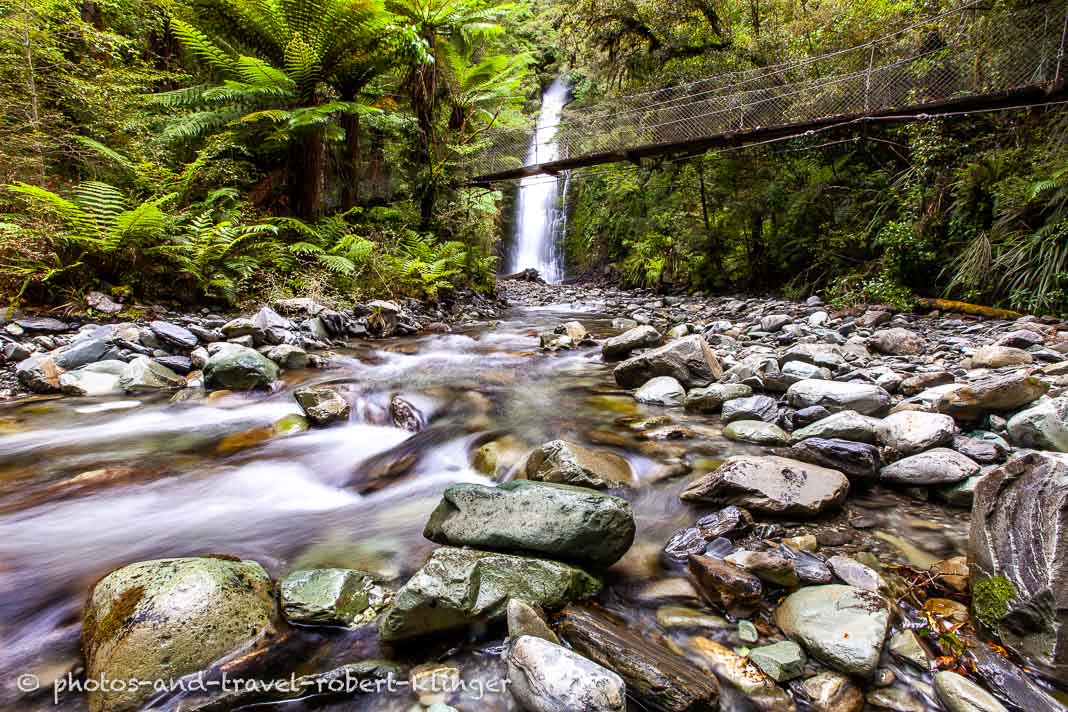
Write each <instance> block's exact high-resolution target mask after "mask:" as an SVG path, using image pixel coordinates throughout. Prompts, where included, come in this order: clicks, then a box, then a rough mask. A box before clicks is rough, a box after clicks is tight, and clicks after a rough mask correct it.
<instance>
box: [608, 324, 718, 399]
mask: <svg viewBox="0 0 1068 712" xmlns="http://www.w3.org/2000/svg"><path fill="white" fill-rule="evenodd" d="M612 374H613V375H614V376H615V379H616V383H618V384H619V385H620V386H621V387H623V388H637V387H638V386H640V385H641V384H643V383H645V382H646V381H648V380H649V379H651V378H656V377H657V376H671V377H672V378H674V379H676V380H677V381H678V382H679V383H681V384H682V386H683V387H684V388H694V387H701V386H707V385H709V384H710V383H712V382H713V381H715V380H716V379H718V378H719V377H720V376H721V375H723V367H722V366H720V365H719V360H718V359H717V358H716V355H715V354H714V353H712V349H710V348H709V347H708V344H706V343H705V340H704V338H703V337H702V336H701V335H700V334H693V335H691V336H686V337H683V338H681V339H676V340H675V341H672V342H670V343H668V344H666V345H665V346H661V347H660V348H657V349H653V350H651V351H646V352H645V353H643V354H640V355H638V356H634V357H632V358H630V359H627V360H626V361H624V362H623V363H621V364H619V365H618V366H616V367H615V370H614V371H613V372H612Z"/></svg>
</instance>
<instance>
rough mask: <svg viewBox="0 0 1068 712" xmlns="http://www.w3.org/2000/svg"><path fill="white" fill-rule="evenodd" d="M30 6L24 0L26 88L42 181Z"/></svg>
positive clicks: (43, 174)
mask: <svg viewBox="0 0 1068 712" xmlns="http://www.w3.org/2000/svg"><path fill="white" fill-rule="evenodd" d="M31 17H32V16H31V13H30V6H29V3H28V1H27V0H22V49H23V52H24V57H25V59H26V90H27V92H28V93H29V95H30V106H29V112H28V113H29V119H30V130H31V131H32V132H33V148H34V153H36V154H37V162H38V170H39V172H40V179H41V183H42V184H44V179H45V160H44V145H43V144H42V142H41V108H40V107H41V102H40V97H39V96H38V94H37V77H36V72H35V70H34V66H33V42H32V41H31V40H30V20H31Z"/></svg>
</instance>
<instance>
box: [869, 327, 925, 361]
mask: <svg viewBox="0 0 1068 712" xmlns="http://www.w3.org/2000/svg"><path fill="white" fill-rule="evenodd" d="M868 345H869V346H871V348H872V350H874V351H878V352H879V353H882V354H893V355H894V356H918V355H919V354H922V353H923V352H924V351H926V350H927V341H926V340H925V339H924V338H923V337H922V336H920V335H919V334H916V333H915V332H912V331H909V330H908V329H902V328H900V327H895V328H893V329H883V330H882V331H876V332H875V334H874V335H872V337H871V338H870V339H868Z"/></svg>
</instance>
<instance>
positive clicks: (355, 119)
mask: <svg viewBox="0 0 1068 712" xmlns="http://www.w3.org/2000/svg"><path fill="white" fill-rule="evenodd" d="M341 127H342V128H343V129H345V167H344V170H343V171H342V174H341V179H342V185H341V209H342V210H351V209H352V208H355V207H356V205H357V204H358V203H359V202H360V178H361V177H362V176H361V173H362V168H363V166H362V165H361V160H362V155H361V150H362V149H361V146H360V115H359V114H342V115H341Z"/></svg>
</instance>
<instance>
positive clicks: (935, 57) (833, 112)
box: [467, 2, 1068, 177]
mask: <svg viewBox="0 0 1068 712" xmlns="http://www.w3.org/2000/svg"><path fill="white" fill-rule="evenodd" d="M1066 36H1068V3H1049V4H1045V5H1039V6H1033V7H1031V8H1027V9H1022V10H1017V11H1014V12H1012V13H1011V14H1010V13H992V12H989V11H986V10H984V9H982V8H981V7H980V6H979V4H978V3H975V2H973V3H969V4H968V5H966V6H964V7H962V8H958V9H955V10H952V11H948V12H945V13H942V14H941V15H937V16H934V17H931V18H928V19H926V20H923V21H920V22H917V23H916V24H914V25H911V26H910V27H907V28H904V29H901V30H898V31H896V32H893V33H891V34H888V35H886V36H885V37H882V38H879V39H877V40H874V41H872V42H869V43H867V44H865V45H860V46H857V47H852V48H849V49H845V50H841V51H837V52H833V53H830V54H827V55H822V56H820V57H815V58H810V59H806V60H802V61H798V62H793V63H787V64H780V65H776V66H772V67H765V68H761V69H753V70H745V71H740V72H732V73H729V74H722V75H718V76H715V77H710V78H707V79H703V80H699V81H696V82H691V83H688V84H684V85H680V86H674V87H665V88H662V89H655V90H651V91H646V92H642V93H637V94H632V95H628V96H624V97H618V98H614V99H611V100H606V101H603V102H601V103H599V104H597V105H596V106H594V107H590V108H585V109H577V110H566V111H565V113H564V116H563V118H562V119H561V121H560V123H559V124H557V125H554V126H533V125H530V126H524V127H518V128H510V129H494V130H491V131H490V132H488V133H487V137H486V140H487V146H486V148H485V149H484V150H482V151H480V152H478V153H476V154H474V155H473V156H471V158H470V160H469V161H468V164H467V172H468V175H469V176H470V177H476V176H486V175H492V174H495V173H499V172H502V171H508V170H512V169H516V168H520V167H524V166H534V165H539V164H540V163H542V162H545V161H546V160H552V159H553V158H568V157H577V156H585V155H589V154H596V153H602V152H605V153H609V152H622V151H625V150H627V149H631V148H635V147H638V146H658V145H672V144H684V143H686V142H687V141H693V140H699V139H703V138H709V137H714V136H720V135H724V134H745V133H748V132H754V131H759V130H761V129H767V128H773V127H781V126H789V125H794V124H797V125H804V124H806V123H810V122H814V121H819V120H824V119H828V118H833V117H839V116H864V115H870V114H879V113H886V112H888V111H893V110H894V109H904V108H913V107H922V106H924V105H928V104H934V103H937V102H942V101H946V100H953V99H960V98H964V97H969V96H980V95H990V94H999V93H1008V92H1012V91H1015V90H1019V89H1024V88H1029V87H1041V86H1052V85H1054V84H1056V83H1058V82H1062V81H1064V79H1065V73H1066V66H1065V65H1066V58H1065V39H1066ZM535 132H537V134H538V138H539V139H540V140H539V141H532V140H531V139H532V137H533V135H534V134H535ZM550 137H551V138H553V139H554V140H555V144H556V148H555V150H554V151H553V153H554V154H555V156H539V155H538V153H539V150H540V149H539V146H538V144H539V143H540V144H542V145H544V144H545V143H546V142H547V139H549V138H550Z"/></svg>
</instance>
